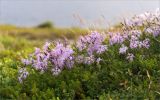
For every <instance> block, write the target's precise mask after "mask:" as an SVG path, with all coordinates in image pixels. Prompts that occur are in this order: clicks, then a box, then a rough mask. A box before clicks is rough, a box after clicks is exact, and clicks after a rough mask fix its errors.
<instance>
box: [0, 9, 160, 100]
mask: <svg viewBox="0 0 160 100" xmlns="http://www.w3.org/2000/svg"><path fill="white" fill-rule="evenodd" d="M14 38H15V37H14ZM17 40H18V41H16V40H14V39H13V37H9V36H5V37H4V36H3V38H2V39H1V45H2V46H1V45H0V46H1V47H2V48H4V50H2V52H1V58H2V59H1V62H0V65H1V67H0V68H1V70H2V71H1V74H0V75H1V80H2V82H1V85H2V86H3V87H2V88H1V89H0V96H1V98H2V99H40V100H41V99H42V100H43V99H45V100H48V99H53V100H56V99H57V100H59V99H100V100H105V99H153V100H154V99H158V98H160V88H159V87H160V83H159V82H160V11H159V9H157V10H156V11H154V12H146V13H143V14H140V15H135V16H134V17H133V18H131V19H125V20H124V21H123V22H122V23H121V25H120V29H118V31H116V32H98V31H90V32H89V34H87V35H82V36H80V37H79V38H78V39H77V40H76V41H74V42H73V41H67V40H63V41H54V42H46V43H45V44H44V46H42V47H41V46H40V45H41V44H43V42H44V41H40V40H37V41H33V40H32V41H31V40H30V41H29V40H27V39H24V40H22V39H20V38H18V37H17ZM21 46H23V47H21ZM15 47H16V48H15ZM34 47H37V48H35V51H34V52H33V48H34ZM18 48H19V49H18ZM15 49H16V50H15ZM17 50H18V51H17ZM20 51H21V52H20Z"/></svg>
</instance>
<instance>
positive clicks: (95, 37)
mask: <svg viewBox="0 0 160 100" xmlns="http://www.w3.org/2000/svg"><path fill="white" fill-rule="evenodd" d="M105 39H106V36H105V34H100V33H98V32H91V34H89V35H86V36H84V37H82V36H81V37H80V38H79V40H78V42H77V48H78V50H79V51H83V50H86V51H87V53H88V55H90V56H91V55H93V54H94V53H97V54H101V53H103V52H104V51H106V50H107V45H103V44H102V43H103V42H104V40H105Z"/></svg>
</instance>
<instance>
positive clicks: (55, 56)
mask: <svg viewBox="0 0 160 100" xmlns="http://www.w3.org/2000/svg"><path fill="white" fill-rule="evenodd" d="M73 53H74V51H73V50H72V48H71V47H69V46H66V47H65V46H64V45H63V44H62V43H59V42H58V43H57V44H56V47H55V48H54V49H52V50H51V52H50V61H51V63H52V65H53V70H52V71H53V74H54V75H57V73H59V72H60V70H62V69H63V68H64V66H66V67H67V68H69V69H70V68H72V67H73V64H74V61H73V60H74V57H73V56H72V55H73Z"/></svg>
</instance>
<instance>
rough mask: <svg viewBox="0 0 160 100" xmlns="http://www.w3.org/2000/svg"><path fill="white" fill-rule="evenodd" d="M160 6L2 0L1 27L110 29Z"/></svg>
mask: <svg viewBox="0 0 160 100" xmlns="http://www.w3.org/2000/svg"><path fill="white" fill-rule="evenodd" d="M158 7H160V0H0V24H12V25H16V26H19V27H30V26H35V25H37V24H40V23H43V22H45V21H50V22H52V23H54V25H56V26H58V27H72V26H78V27H90V26H97V27H108V26H110V25H113V24H115V23H117V22H119V21H121V20H122V19H123V18H126V17H127V18H128V17H131V16H133V15H134V14H139V13H143V12H145V11H151V10H155V9H156V8H158Z"/></svg>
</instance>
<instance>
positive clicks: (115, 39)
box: [109, 33, 125, 45]
mask: <svg viewBox="0 0 160 100" xmlns="http://www.w3.org/2000/svg"><path fill="white" fill-rule="evenodd" d="M109 36H110V39H109V43H110V45H113V44H116V43H119V44H121V43H123V41H124V40H125V38H124V37H123V35H121V34H120V33H109Z"/></svg>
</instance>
